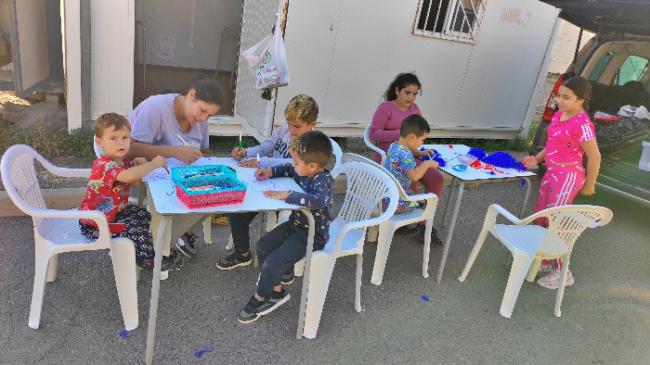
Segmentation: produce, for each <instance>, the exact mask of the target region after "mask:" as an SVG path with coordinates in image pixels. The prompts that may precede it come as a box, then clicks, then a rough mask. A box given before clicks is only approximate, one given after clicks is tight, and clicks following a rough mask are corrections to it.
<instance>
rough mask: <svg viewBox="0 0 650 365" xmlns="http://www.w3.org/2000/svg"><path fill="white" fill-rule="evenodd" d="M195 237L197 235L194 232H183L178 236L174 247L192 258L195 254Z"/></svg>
mask: <svg viewBox="0 0 650 365" xmlns="http://www.w3.org/2000/svg"><path fill="white" fill-rule="evenodd" d="M196 239H197V237H196V235H195V234H189V233H185V234H183V235H182V236H180V237H178V241H177V242H176V249H178V251H179V252H180V253H182V254H183V255H185V256H187V257H190V258H192V257H194V256H196V247H195V245H196Z"/></svg>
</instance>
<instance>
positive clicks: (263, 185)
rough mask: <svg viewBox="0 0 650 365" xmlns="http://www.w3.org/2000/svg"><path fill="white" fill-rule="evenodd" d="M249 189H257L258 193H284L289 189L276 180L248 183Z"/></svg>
mask: <svg viewBox="0 0 650 365" xmlns="http://www.w3.org/2000/svg"><path fill="white" fill-rule="evenodd" d="M248 187H252V188H253V189H257V191H262V192H263V191H283V190H286V189H287V185H286V184H282V183H280V182H278V181H277V180H276V179H267V180H260V181H252V182H250V183H248Z"/></svg>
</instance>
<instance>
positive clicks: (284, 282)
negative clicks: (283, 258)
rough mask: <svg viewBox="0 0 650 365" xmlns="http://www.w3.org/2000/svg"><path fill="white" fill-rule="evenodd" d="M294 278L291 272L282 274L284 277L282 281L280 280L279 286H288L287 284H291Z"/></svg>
mask: <svg viewBox="0 0 650 365" xmlns="http://www.w3.org/2000/svg"><path fill="white" fill-rule="evenodd" d="M295 278H296V277H295V275H294V274H293V270H291V271H290V272H287V273H284V275H282V279H280V284H282V285H289V284H291V283H293V280H294V279H295Z"/></svg>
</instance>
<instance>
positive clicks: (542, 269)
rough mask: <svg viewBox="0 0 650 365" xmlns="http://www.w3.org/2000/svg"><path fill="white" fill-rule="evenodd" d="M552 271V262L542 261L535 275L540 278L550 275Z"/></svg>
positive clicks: (553, 266)
mask: <svg viewBox="0 0 650 365" xmlns="http://www.w3.org/2000/svg"><path fill="white" fill-rule="evenodd" d="M553 270H555V264H554V261H553V260H542V262H541V264H540V265H539V270H538V271H537V273H538V274H539V275H540V276H545V275H546V274H550V273H551V272H552V271H553Z"/></svg>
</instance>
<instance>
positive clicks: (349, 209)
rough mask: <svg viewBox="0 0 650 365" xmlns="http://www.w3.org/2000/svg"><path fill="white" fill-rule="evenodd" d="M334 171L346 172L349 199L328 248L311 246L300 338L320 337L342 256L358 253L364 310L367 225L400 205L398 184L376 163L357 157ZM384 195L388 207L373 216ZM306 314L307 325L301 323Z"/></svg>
mask: <svg viewBox="0 0 650 365" xmlns="http://www.w3.org/2000/svg"><path fill="white" fill-rule="evenodd" d="M332 175H333V176H334V177H337V176H341V175H345V176H346V180H347V188H346V194H345V199H344V201H343V205H342V207H341V210H340V211H339V214H338V216H337V217H336V219H334V221H333V222H332V224H331V225H330V229H329V233H330V238H329V241H328V242H327V244H326V245H325V248H324V249H323V250H320V251H314V252H313V253H312V251H311V248H312V247H311V246H308V247H307V255H308V256H307V257H306V258H305V262H306V263H308V265H309V267H305V278H306V279H305V280H307V284H306V285H307V291H306V293H305V290H304V289H305V287H304V286H303V295H307V297H306V302H307V304H306V308H305V311H304V313H301V316H300V319H299V327H298V337H299V338H300V337H302V336H304V337H307V338H314V337H316V333H317V331H318V326H319V323H320V319H321V314H322V311H323V305H324V304H325V297H326V295H327V290H328V288H329V283H330V279H331V278H332V273H333V271H334V264H335V263H336V259H338V258H339V257H343V256H350V255H356V257H357V268H356V284H355V301H354V308H355V310H356V311H357V312H360V311H361V270H362V263H363V243H364V239H365V235H366V229H367V228H368V227H370V226H374V225H378V224H381V223H382V222H384V221H386V220H388V219H390V217H391V216H392V215H393V214H394V213H395V208H396V207H397V197H398V193H397V188H396V187H395V184H393V182H392V181H390V179H388V178H387V177H386V173H385V172H384V171H382V170H381V169H379V168H377V167H375V166H371V165H368V164H364V163H360V162H354V161H353V162H348V163H343V164H341V166H339V167H337V168H336V169H334V170H333V171H332ZM383 197H388V198H389V199H390V202H389V205H388V207H387V208H386V210H385V211H384V212H382V213H381V214H380V215H379V216H377V217H374V218H372V217H371V215H372V213H373V210H374V207H376V206H377V204H378V203H379V202H380V201H381V199H382V198H383ZM309 255H311V257H310V256H309ZM301 310H302V307H301ZM303 318H304V327H301V326H300V324H302V319H303Z"/></svg>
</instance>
